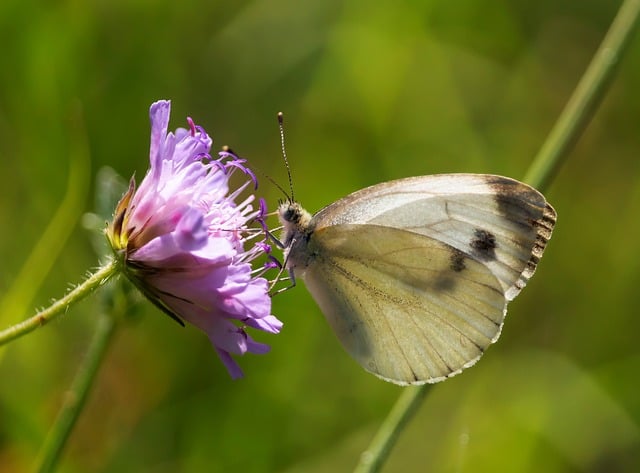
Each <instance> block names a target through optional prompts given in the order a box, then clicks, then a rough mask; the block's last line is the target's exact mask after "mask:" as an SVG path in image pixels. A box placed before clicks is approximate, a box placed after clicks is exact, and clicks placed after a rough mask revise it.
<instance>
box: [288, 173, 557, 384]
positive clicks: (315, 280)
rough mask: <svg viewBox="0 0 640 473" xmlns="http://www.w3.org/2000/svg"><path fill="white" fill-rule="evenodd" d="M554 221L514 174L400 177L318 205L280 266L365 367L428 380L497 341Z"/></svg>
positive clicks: (405, 379)
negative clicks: (296, 277)
mask: <svg viewBox="0 0 640 473" xmlns="http://www.w3.org/2000/svg"><path fill="white" fill-rule="evenodd" d="M555 219H556V213H555V211H554V210H553V208H552V207H551V206H550V205H549V204H548V203H547V202H546V200H545V199H544V197H543V196H542V194H540V193H539V192H538V191H536V190H535V189H533V188H531V187H530V186H528V185H526V184H523V183H521V182H518V181H515V180H513V179H509V178H505V177H501V176H493V175H484V174H444V175H433V176H424V177H415V178H408V179H401V180H397V181H391V182H387V183H383V184H378V185H375V186H372V187H368V188H366V189H363V190H361V191H358V192H355V193H353V194H351V195H349V196H347V197H345V198H344V199H341V200H339V201H337V202H336V203H334V204H332V205H330V206H328V207H326V208H325V209H323V210H321V211H320V212H318V214H317V215H316V216H314V217H313V219H312V220H311V222H310V224H309V226H308V230H307V231H305V233H304V238H302V236H303V234H302V233H301V234H300V235H299V236H300V238H297V239H296V241H295V243H294V245H293V246H292V248H291V251H290V253H289V264H288V266H289V267H290V268H292V269H293V270H294V272H296V273H298V274H300V275H301V276H302V277H303V278H304V280H305V283H306V285H307V287H308V288H309V290H310V292H311V294H312V295H313V297H314V299H315V300H316V301H317V302H318V304H319V305H320V308H321V309H322V311H323V313H324V314H325V316H326V318H327V319H328V321H329V323H330V324H331V326H332V327H333V329H334V330H335V332H336V334H337V335H338V338H339V339H340V341H341V342H342V344H343V345H344V346H345V348H346V349H347V351H348V352H349V353H350V354H351V355H352V356H353V357H354V358H355V359H356V360H357V361H358V362H359V363H360V364H361V365H362V366H363V367H364V368H365V369H367V370H369V371H371V372H373V373H374V374H377V375H378V376H380V377H382V378H384V379H387V380H389V381H394V382H397V383H399V384H421V383H425V382H437V381H440V380H442V379H444V378H446V377H448V376H452V375H454V374H457V373H458V372H460V370H462V369H463V368H465V367H467V366H470V365H472V364H473V363H475V361H476V360H477V359H478V358H479V357H480V356H481V354H482V352H483V350H484V349H485V348H486V347H487V346H488V345H489V344H490V343H492V342H494V341H496V340H497V338H498V337H499V335H500V330H501V327H502V321H503V319H504V315H505V313H506V304H507V302H508V301H510V300H512V299H513V298H514V297H515V296H516V295H517V294H518V293H519V292H520V290H521V289H522V288H523V287H524V286H525V284H526V283H527V281H528V279H529V278H530V277H531V276H532V275H533V273H534V271H535V269H536V266H537V264H538V261H539V260H540V258H541V256H542V253H543V251H544V248H545V246H546V243H547V240H548V239H549V238H550V237H551V232H552V230H553V226H554V224H555Z"/></svg>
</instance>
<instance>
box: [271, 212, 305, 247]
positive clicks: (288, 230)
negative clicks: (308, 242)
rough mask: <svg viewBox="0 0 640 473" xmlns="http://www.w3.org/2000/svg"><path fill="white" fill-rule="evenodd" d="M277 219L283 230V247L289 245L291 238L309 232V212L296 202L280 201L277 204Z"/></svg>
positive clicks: (297, 237)
mask: <svg viewBox="0 0 640 473" xmlns="http://www.w3.org/2000/svg"><path fill="white" fill-rule="evenodd" d="M278 219H279V220H280V224H281V225H282V228H283V230H284V234H283V239H282V241H283V243H284V246H285V247H289V246H291V243H292V242H293V240H296V239H299V238H300V237H301V236H304V235H306V234H308V233H310V225H309V224H310V223H311V214H310V213H309V212H307V211H306V210H305V209H303V208H302V206H301V205H300V204H299V203H297V202H293V201H291V200H289V201H285V202H282V203H281V204H280V205H279V206H278Z"/></svg>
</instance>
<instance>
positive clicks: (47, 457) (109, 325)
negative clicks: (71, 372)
mask: <svg viewBox="0 0 640 473" xmlns="http://www.w3.org/2000/svg"><path fill="white" fill-rule="evenodd" d="M115 325H116V324H115V317H113V316H112V315H110V314H106V313H102V314H101V317H100V318H99V321H98V325H97V327H96V331H95V333H94V336H93V339H92V340H91V344H90V345H89V350H88V352H87V355H86V358H85V360H84V362H83V364H82V366H81V367H80V369H79V370H78V373H77V374H76V377H75V379H74V380H73V384H72V386H71V388H70V389H69V391H68V393H67V395H66V398H65V401H64V404H63V406H62V408H61V410H60V412H59V413H58V417H57V418H56V421H55V423H54V424H53V427H52V428H51V431H50V432H49V434H48V435H47V439H46V441H45V443H44V445H43V446H42V450H41V451H40V453H39V455H38V458H37V460H36V465H37V467H36V469H35V470H34V471H37V472H38V473H47V472H51V471H54V469H55V467H56V465H57V464H58V461H59V459H60V455H61V454H62V451H63V449H64V446H65V445H66V443H67V439H68V438H69V435H70V434H71V431H72V430H73V427H74V425H75V423H76V421H77V419H78V417H79V415H80V412H81V411H82V408H83V407H84V405H85V402H86V400H87V397H88V394H89V390H90V388H91V386H92V384H93V381H94V380H95V377H96V374H97V373H98V369H99V368H100V364H101V362H102V360H103V359H104V355H105V353H106V351H107V348H108V346H109V342H110V341H111V340H112V338H113V337H112V335H113V333H114V328H115Z"/></svg>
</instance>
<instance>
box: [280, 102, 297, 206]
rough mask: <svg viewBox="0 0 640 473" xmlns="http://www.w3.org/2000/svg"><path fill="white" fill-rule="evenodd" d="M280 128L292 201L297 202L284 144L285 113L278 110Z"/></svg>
mask: <svg viewBox="0 0 640 473" xmlns="http://www.w3.org/2000/svg"><path fill="white" fill-rule="evenodd" d="M278 128H280V147H281V148H282V159H284V165H285V167H286V168H287V177H288V178H289V189H290V190H291V199H290V200H291V201H292V202H295V197H294V196H293V180H292V179H291V168H290V167H289V160H288V159H287V150H286V149H285V146H284V114H283V113H282V112H278Z"/></svg>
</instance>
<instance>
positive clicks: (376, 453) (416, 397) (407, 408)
mask: <svg viewBox="0 0 640 473" xmlns="http://www.w3.org/2000/svg"><path fill="white" fill-rule="evenodd" d="M430 386H431V385H430V384H426V385H423V386H415V387H414V386H412V387H408V388H404V390H403V391H402V394H400V396H399V397H398V400H397V401H396V403H395V404H394V406H393V408H392V409H391V412H389V415H388V416H387V418H386V419H385V420H384V422H383V423H382V425H381V426H380V428H379V429H378V433H377V434H376V436H375V437H374V438H373V440H372V441H371V444H370V445H369V448H368V449H367V450H366V451H364V452H363V453H362V456H361V457H360V463H359V464H358V466H357V467H356V469H355V470H354V472H355V473H367V472H372V471H379V470H380V467H381V466H382V464H383V463H384V461H385V460H386V459H387V457H388V456H389V453H390V452H391V449H392V448H393V446H394V445H395V443H396V439H397V438H398V436H399V435H400V432H402V429H403V428H404V426H405V425H406V423H407V422H409V420H411V417H412V416H413V414H414V412H416V410H417V409H418V407H420V402H421V401H422V398H423V397H424V396H425V394H426V393H427V389H428V388H429V387H430Z"/></svg>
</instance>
